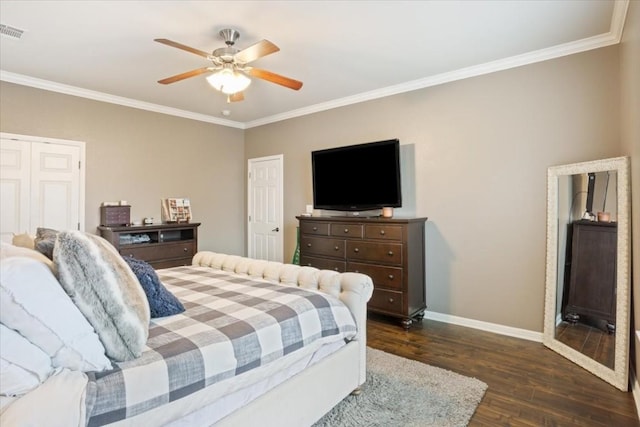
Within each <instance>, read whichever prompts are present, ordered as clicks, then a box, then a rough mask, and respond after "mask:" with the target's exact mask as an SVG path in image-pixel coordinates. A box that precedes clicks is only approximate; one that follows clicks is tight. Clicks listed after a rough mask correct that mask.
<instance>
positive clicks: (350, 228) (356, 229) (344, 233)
mask: <svg viewBox="0 0 640 427" xmlns="http://www.w3.org/2000/svg"><path fill="white" fill-rule="evenodd" d="M329 234H330V235H332V236H334V237H351V238H356V239H362V225H361V224H348V223H333V224H331V229H330V232H329Z"/></svg>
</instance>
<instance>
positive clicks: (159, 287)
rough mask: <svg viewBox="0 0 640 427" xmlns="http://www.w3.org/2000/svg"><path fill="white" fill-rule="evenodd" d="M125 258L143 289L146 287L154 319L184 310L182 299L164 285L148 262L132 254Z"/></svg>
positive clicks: (145, 290) (145, 291)
mask: <svg viewBox="0 0 640 427" xmlns="http://www.w3.org/2000/svg"><path fill="white" fill-rule="evenodd" d="M123 258H124V260H125V261H126V262H127V264H129V267H131V270H133V273H134V274H135V275H136V277H137V278H138V281H139V282H140V285H142V289H144V293H145V294H147V299H148V300H149V308H150V309H151V318H152V319H153V318H156V317H165V316H172V315H174V314H178V313H182V312H183V311H184V306H183V305H182V303H181V302H180V300H179V299H178V298H176V297H175V295H173V294H172V293H171V292H169V290H168V289H167V288H165V287H164V285H163V284H162V283H161V282H160V279H158V275H157V274H156V271H155V270H154V269H153V267H152V266H151V265H150V264H149V263H148V262H146V261H142V260H140V259H136V258H134V257H132V256H125V257H123Z"/></svg>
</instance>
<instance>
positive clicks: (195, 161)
mask: <svg viewBox="0 0 640 427" xmlns="http://www.w3.org/2000/svg"><path fill="white" fill-rule="evenodd" d="M0 91H1V94H2V96H1V97H0V131H2V132H8V133H16V134H24V135H30V136H41V137H50V138H60V139H70V140H76V141H84V142H85V143H86V171H87V173H86V209H85V217H86V224H85V229H86V231H89V232H96V227H97V226H98V225H99V220H100V216H99V206H100V203H101V202H103V201H113V200H127V201H128V202H129V203H130V204H131V205H132V208H131V216H132V219H141V218H143V217H148V216H151V217H154V218H155V219H156V220H160V199H161V198H166V197H189V198H190V199H191V203H192V208H193V211H194V221H197V222H202V225H201V227H200V229H199V237H200V241H199V243H200V244H199V247H200V249H209V250H215V251H220V252H227V253H233V254H243V251H244V245H245V238H244V232H243V230H244V228H243V227H244V215H242V212H243V209H244V200H245V196H244V193H245V186H244V185H245V184H244V161H245V155H244V135H243V131H242V130H239V129H233V128H229V127H224V126H218V125H214V124H208V123H203V122H199V121H194V120H188V119H183V118H178V117H173V116H168V115H165V114H159V113H152V112H148V111H142V110H138V109H134V108H129V107H122V106H118V105H113V104H107V103H103V102H97V101H92V100H88V99H83V98H78V97H74V96H69V95H62V94H58V93H54V92H49V91H44V90H40V89H34V88H29V87H25V86H19V85H14V84H11V83H6V82H2V83H1V85H0Z"/></svg>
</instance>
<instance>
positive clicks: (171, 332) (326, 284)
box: [0, 232, 373, 426]
mask: <svg viewBox="0 0 640 427" xmlns="http://www.w3.org/2000/svg"><path fill="white" fill-rule="evenodd" d="M65 236H66V237H65ZM69 236H71V237H69ZM50 237H51V236H50ZM53 239H54V243H53V247H54V249H53V251H52V252H51V254H50V255H51V258H50V259H49V258H47V260H48V261H49V263H47V260H45V259H40V258H38V259H37V260H35V258H37V257H36V256H35V254H34V253H35V252H39V251H36V250H31V249H26V248H18V247H15V246H12V247H10V248H9V247H8V245H6V244H3V256H2V269H3V271H2V275H1V277H0V281H1V282H2V283H1V284H2V291H3V292H5V293H4V294H3V295H1V296H2V298H0V302H1V303H2V304H3V307H0V310H1V311H0V320H2V325H1V326H2V331H3V334H2V339H3V342H4V341H5V338H7V337H9V336H10V337H12V339H16V340H18V339H19V338H20V337H23V338H24V337H27V338H28V339H27V341H29V339H32V338H31V336H33V335H32V334H33V331H30V330H29V328H26V327H25V326H24V321H23V323H22V324H21V323H20V322H19V321H16V319H12V318H10V316H8V315H7V314H6V313H9V312H11V311H12V310H14V311H15V310H16V309H15V308H10V309H7V308H6V307H5V305H6V303H7V301H10V300H13V299H19V298H21V296H20V292H24V293H25V294H29V296H28V297H26V296H22V298H33V295H34V294H36V293H38V294H43V295H40V296H38V298H41V299H42V298H45V299H47V301H58V300H60V301H62V300H63V299H64V298H65V296H66V297H67V298H68V299H69V300H70V301H72V306H75V307H76V308H77V309H78V311H79V312H80V313H81V314H82V315H83V317H84V318H85V319H86V320H89V323H91V326H92V327H93V329H92V331H95V334H96V335H97V339H98V340H99V341H100V343H98V344H101V345H102V346H101V347H100V348H104V349H105V352H104V356H107V357H106V361H105V357H101V355H100V354H97V353H99V351H98V352H94V353H90V351H89V350H86V349H83V350H82V351H80V350H77V351H76V352H75V353H73V355H77V354H78V353H82V355H83V356H82V357H80V358H78V357H75V356H74V357H75V359H74V357H71V356H69V355H67V357H66V359H67V360H65V357H61V356H60V354H61V351H60V350H59V349H53V350H52V349H51V348H47V345H45V344H46V343H45V344H43V343H41V342H38V339H40V338H41V337H37V336H35V338H33V339H32V341H35V342H37V344H38V345H36V347H38V348H40V349H43V350H45V351H44V353H51V354H48V356H49V362H47V361H46V360H45V359H46V358H44V357H43V358H41V359H42V360H41V364H40V365H34V366H37V367H38V368H41V369H40V371H42V372H40V375H39V376H38V375H36V377H37V378H36V380H35V384H36V386H35V387H23V390H22V391H25V390H26V392H22V393H5V394H9V395H6V396H3V397H2V409H1V411H2V413H1V415H0V417H1V418H0V424H2V425H3V426H4V425H7V426H10V425H45V424H46V425H61V426H62V425H64V426H70V425H88V426H97V425H114V426H127V425H130V426H134V425H135V426H139V425H145V426H156V425H158V426H159V425H167V426H208V425H216V426H238V425H251V424H254V423H255V422H256V420H259V422H260V424H261V425H263V426H305V425H311V424H313V423H314V422H315V421H317V420H318V419H319V418H320V417H321V416H322V415H324V414H325V413H326V412H328V411H329V410H330V409H331V408H332V407H333V406H335V405H336V404H337V403H338V402H339V401H340V400H342V399H343V398H344V397H345V396H347V395H348V394H349V393H351V392H354V391H356V390H358V389H359V387H360V385H362V384H363V383H364V381H365V375H366V366H365V363H366V304H367V301H368V300H369V298H370V297H371V294H372V291H373V284H372V281H371V279H370V278H369V277H368V276H366V275H362V274H358V273H342V274H340V273H337V272H334V271H328V270H318V269H315V268H311V267H302V266H297V265H291V264H283V263H277V262H267V261H264V260H252V259H249V258H245V257H241V256H236V255H227V254H219V253H214V252H209V251H203V252H198V253H197V254H196V255H195V257H194V258H193V263H192V265H191V266H185V267H174V268H169V269H162V270H157V271H155V273H156V274H157V277H158V279H159V281H160V282H161V284H162V285H163V287H164V288H165V290H166V291H168V293H169V294H170V295H171V296H173V297H175V298H176V299H177V300H178V301H179V302H180V303H181V305H183V308H184V311H183V312H181V313H178V314H174V315H169V316H162V317H156V318H152V319H150V322H148V325H147V326H148V328H147V329H146V332H145V330H144V328H143V330H141V331H138V330H136V329H135V328H134V331H133V332H131V331H129V332H131V333H130V337H129V338H128V341H127V340H125V341H127V342H126V344H125V346H127V345H128V346H130V347H132V348H133V347H135V346H136V345H137V346H138V351H139V353H136V351H135V350H134V351H132V354H131V355H127V354H123V355H121V354H119V353H117V351H114V350H113V349H114V348H115V349H116V350H117V349H119V348H121V347H122V344H121V343H120V344H116V345H114V344H113V342H112V341H110V340H113V339H115V338H114V337H112V336H109V335H104V336H103V335H101V332H103V331H104V329H105V327H104V325H101V324H100V323H99V322H100V321H103V320H104V316H103V318H101V319H102V320H101V319H97V320H96V319H92V316H95V312H96V311H97V309H96V307H95V306H92V307H91V308H89V309H88V308H87V307H86V306H85V304H86V301H85V302H83V292H89V291H87V290H86V288H87V287H88V288H89V290H90V291H91V294H90V297H91V298H93V299H95V298H102V295H101V294H100V292H102V291H104V290H105V289H106V290H107V291H108V292H107V291H104V294H105V295H107V294H108V298H111V297H112V296H113V295H114V294H116V295H120V296H123V298H121V301H120V302H119V304H120V303H124V304H125V305H126V304H127V303H129V307H128V308H125V309H124V310H125V311H122V310H123V309H122V307H117V309H118V310H120V311H117V315H112V316H111V318H109V319H108V321H109V322H111V323H109V324H110V325H111V324H112V323H113V322H119V321H124V320H122V319H129V321H131V323H132V324H134V325H139V324H144V319H145V318H148V317H145V316H150V314H149V313H150V311H149V310H150V309H149V307H148V306H144V301H142V302H140V301H141V300H140V299H139V289H137V288H136V289H134V290H133V291H132V290H131V289H125V290H123V289H121V283H122V282H123V281H129V282H131V281H132V280H133V279H132V277H133V278H135V280H136V281H137V282H139V283H143V280H142V278H141V276H138V277H136V276H135V275H134V274H133V270H135V269H133V270H132V269H131V268H129V269H127V268H122V269H121V271H117V269H114V268H113V265H114V264H117V265H119V266H120V267H122V262H121V260H120V259H118V258H120V257H119V255H118V254H117V252H115V251H114V250H112V248H110V245H109V244H108V243H105V242H106V241H103V239H101V238H99V237H97V236H94V235H87V234H84V233H80V232H68V233H66V234H65V233H58V234H56V236H55V237H53ZM65 239H66V240H65ZM69 242H71V243H69ZM50 243H51V242H50ZM65 245H66V246H65ZM65 247H67V249H69V250H68V251H67V252H65V251H64V250H63V248H65ZM96 248H98V249H96ZM27 250H28V251H31V252H29V253H26V252H24V251H27ZM8 253H11V255H7V254H8ZM16 253H18V254H16ZM79 253H81V254H83V255H82V256H79V255H78V254H79ZM65 256H66V257H71V258H72V259H73V262H71V261H69V259H66V260H65ZM96 257H98V258H97V259H96ZM45 258H46V257H45ZM18 260H19V261H18ZM127 262H128V261H127ZM125 264H126V263H125ZM40 265H42V266H45V265H46V267H37V266H40ZM87 265H90V266H91V267H90V268H89V269H88V270H89V272H87ZM129 265H130V266H131V264H129ZM36 267H37V268H36ZM93 268H95V269H97V271H92V270H91V269H93ZM70 271H71V272H72V274H71V273H70ZM25 274H26V275H25ZM37 274H41V275H43V276H42V277H38V278H37V280H36V278H34V277H30V275H31V276H33V275H37ZM74 274H75V275H76V276H74ZM78 274H81V275H83V276H82V277H81V279H82V280H80V279H79V277H77V275H78ZM118 274H121V275H124V276H118ZM46 275H50V276H51V277H54V280H55V281H56V284H59V285H61V286H58V287H59V288H60V289H64V291H66V292H63V293H64V295H65V296H62V295H60V292H59V289H55V288H56V286H54V285H51V286H50V289H49V290H48V291H43V290H42V288H43V285H42V283H43V282H45V281H46V280H44V279H43V277H44V276H46ZM111 275H115V277H116V278H118V277H120V278H119V279H117V280H115V281H114V283H110V282H109V280H108V278H109V277H111ZM69 277H73V278H74V279H75V280H76V282H82V283H83V285H82V286H83V287H76V288H73V287H70V285H69V283H68V282H69ZM105 277H106V278H107V279H105ZM123 277H125V278H126V280H125V279H123ZM47 280H48V279H47ZM94 281H105V282H104V283H103V282H100V284H99V286H96V285H95V284H92V285H91V286H88V285H87V286H85V284H86V283H87V282H94ZM33 282H37V283H38V285H37V287H36V288H34V289H37V290H38V291H37V292H35V291H34V290H31V291H30V289H29V286H31V285H28V286H27V285H25V283H29V284H31V283H33ZM76 285H77V283H76ZM112 286H115V288H112ZM129 287H133V288H135V286H133V285H131V284H130V285H129ZM140 287H141V288H144V285H143V286H140ZM144 291H145V292H147V289H146V288H144ZM7 292H8V293H7ZM47 292H49V293H50V295H49V294H48V293H47ZM127 292H129V293H127ZM131 292H134V293H135V292H138V294H134V293H131ZM143 294H144V293H143ZM87 295H89V294H87ZM85 297H86V295H85ZM145 300H148V301H151V296H149V294H147V295H145ZM136 301H137V302H136ZM65 303H66V302H65ZM29 304H31V305H32V306H33V307H38V304H36V303H32V302H28V304H26V306H28V305H29ZM52 304H53V303H52ZM56 304H57V303H56ZM22 306H23V307H22V308H21V309H24V306H25V304H22ZM65 307H67V306H65ZM27 308H29V307H27ZM36 309H37V308H33V309H31V310H32V311H35V310H36ZM73 310H75V309H73ZM73 310H72V308H69V307H67V308H65V309H64V312H65V313H67V312H71V311H73ZM127 310H129V311H127ZM145 310H146V311H145ZM152 311H153V304H151V312H152ZM57 312H60V309H59V308H58V310H57ZM28 315H29V316H32V315H33V313H28ZM49 316H54V315H53V314H51V313H50V314H49ZM51 318H52V319H57V318H55V317H51ZM114 319H116V320H114ZM140 319H142V321H139V320H140ZM29 321H30V322H31V321H32V320H29ZM42 321H43V322H42V323H43V324H49V325H52V324H54V323H55V322H56V321H58V320H55V321H53V320H47V317H46V315H44V314H43V315H42ZM80 322H81V320H80V318H76V323H80ZM67 323H69V322H67ZM67 326H68V324H67ZM29 327H32V326H29ZM74 327H75V326H74ZM110 328H111V329H113V327H111V326H110ZM115 328H119V326H118V325H116V326H115ZM63 329H64V328H63ZM90 329H91V328H90ZM107 329H108V328H107ZM16 331H17V332H18V335H19V336H18V337H15V336H14V335H13V332H16ZM138 332H139V333H138ZM47 333H48V332H47ZM64 333H68V332H66V330H65V332H64ZM120 335H124V336H125V337H126V334H120ZM120 335H119V336H118V337H117V339H121V338H122V336H120ZM77 336H81V337H82V340H83V341H86V342H87V344H86V346H85V347H86V348H88V349H95V348H96V346H97V345H98V344H96V336H95V335H91V333H90V332H87V331H86V330H84V331H83V332H82V333H80V332H78V335H77ZM7 339H8V338H7ZM65 340H66V341H65ZM60 341H63V342H66V343H71V344H69V345H70V346H73V345H77V343H78V342H79V341H80V340H79V339H78V338H77V337H62V338H61V339H60ZM141 341H143V342H142V343H141ZM16 342H17V341H16ZM136 343H137V344H136ZM30 344H34V343H33V342H31V343H30ZM63 344H64V343H63ZM21 345H27V344H26V343H22V344H21ZM118 346H120V347H118ZM3 347H5V346H3ZM6 347H9V346H6ZM11 347H12V348H14V349H15V348H17V347H18V346H17V345H12V346H11ZM2 351H3V355H2V360H3V361H4V362H3V378H9V377H6V376H5V371H4V367H6V366H9V367H12V368H15V366H13V365H12V361H13V362H15V363H16V364H18V363H22V362H20V361H18V362H16V360H17V359H16V356H15V355H14V356H13V357H14V359H11V355H5V351H4V349H2ZM36 352H37V351H36V350H35V349H34V350H33V354H35V353H36ZM23 354H24V352H23ZM69 354H71V353H69ZM110 354H111V355H116V356H115V359H114V357H112V356H109V355H110ZM85 356H86V357H85ZM118 358H120V359H126V360H119V361H115V360H116V359H118ZM59 359H60V360H59ZM89 362H91V363H89ZM34 363H35V362H34ZM47 363H50V365H51V366H50V367H51V369H50V370H49V371H47V366H49V365H47ZM7 364H8V365H7ZM83 364H84V365H87V364H89V365H90V366H84V365H83ZM107 364H109V366H106V365H107ZM45 365H46V366H45ZM43 366H44V367H43ZM37 371H38V369H36V368H31V370H30V372H31V373H33V372H36V373H37ZM32 377H33V375H32ZM32 380H33V378H32ZM33 382H34V381H32V383H33ZM7 384H10V383H9V382H7ZM32 385H33V384H32ZM11 394H13V396H11ZM34 408H38V410H34ZM51 420H57V421H56V422H55V423H53V424H52V422H51Z"/></svg>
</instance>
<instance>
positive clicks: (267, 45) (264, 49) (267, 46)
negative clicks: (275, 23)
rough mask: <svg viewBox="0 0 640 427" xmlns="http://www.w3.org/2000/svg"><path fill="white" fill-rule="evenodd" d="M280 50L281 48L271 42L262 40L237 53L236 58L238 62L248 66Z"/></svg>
mask: <svg viewBox="0 0 640 427" xmlns="http://www.w3.org/2000/svg"><path fill="white" fill-rule="evenodd" d="M279 50H280V48H279V47H278V46H276V45H275V44H273V43H271V42H270V41H269V40H262V41H259V42H258V43H256V44H253V45H251V46H249V47H248V48H246V49H243V50H241V51H240V52H238V53H236V54H235V56H234V58H235V60H236V61H238V62H242V63H244V64H248V63H249V62H251V61H255V60H256V59H258V58H262V57H263V56H267V55H269V54H271V53H274V52H277V51H279Z"/></svg>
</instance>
